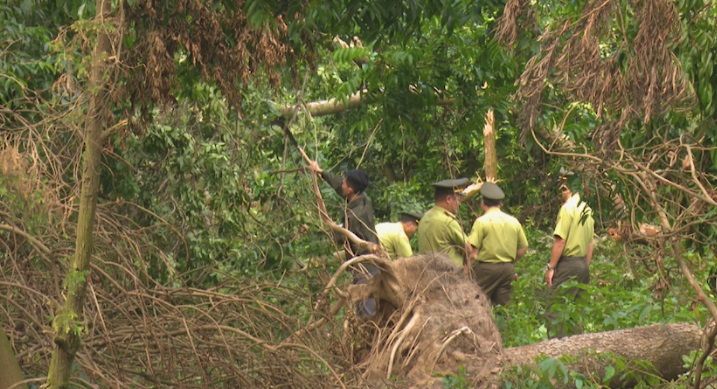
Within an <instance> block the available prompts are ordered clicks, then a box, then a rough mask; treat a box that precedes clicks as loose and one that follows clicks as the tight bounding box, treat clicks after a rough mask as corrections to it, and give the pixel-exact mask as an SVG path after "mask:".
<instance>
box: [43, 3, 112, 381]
mask: <svg viewBox="0 0 717 389" xmlns="http://www.w3.org/2000/svg"><path fill="white" fill-rule="evenodd" d="M110 13H111V3H110V2H109V1H108V0H97V17H96V19H97V21H98V23H99V28H98V30H99V32H98V34H97V42H96V45H95V48H94V51H93V53H92V69H91V73H90V80H89V85H88V90H89V91H90V92H91V93H93V95H92V96H91V97H90V100H89V106H88V109H87V119H86V124H85V133H84V140H85V143H84V146H85V151H84V155H83V169H82V183H81V185H82V186H81V194H80V208H79V216H78V221H77V238H76V246H75V255H74V258H73V260H72V264H71V267H70V269H69V271H68V274H67V276H66V279H65V285H66V288H67V289H66V296H67V298H66V300H65V304H64V305H63V306H62V307H60V308H59V309H58V311H57V313H56V315H55V319H54V320H53V322H52V327H53V329H54V331H55V336H54V339H53V340H54V350H53V352H52V361H51V362H50V370H49V372H48V376H47V382H46V384H45V387H47V388H53V389H54V388H67V387H69V384H68V382H69V377H70V372H71V370H72V363H73V361H74V359H75V355H76V353H77V350H78V349H79V348H80V340H81V339H80V335H81V334H82V332H83V327H84V324H83V318H82V315H83V305H84V302H85V294H86V291H87V282H88V279H89V272H90V270H89V269H90V266H89V265H90V259H91V257H92V252H93V228H94V224H95V213H96V208H97V191H98V188H99V177H100V166H101V165H100V162H101V160H100V158H101V154H102V143H103V139H104V138H103V129H104V128H105V127H108V126H107V120H108V114H107V110H106V108H105V106H106V105H107V104H106V103H107V102H106V98H107V90H106V88H105V77H106V76H107V74H106V72H107V69H108V66H107V62H106V61H107V57H108V55H109V53H110V50H111V43H110V37H109V34H108V33H107V29H106V28H105V27H106V26H105V23H106V20H107V19H108V18H109V16H110Z"/></svg>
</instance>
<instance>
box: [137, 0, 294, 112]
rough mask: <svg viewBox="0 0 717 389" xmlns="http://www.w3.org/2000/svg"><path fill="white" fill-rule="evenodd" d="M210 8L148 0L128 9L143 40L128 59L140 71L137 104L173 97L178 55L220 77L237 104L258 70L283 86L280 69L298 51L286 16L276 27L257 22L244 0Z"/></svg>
mask: <svg viewBox="0 0 717 389" xmlns="http://www.w3.org/2000/svg"><path fill="white" fill-rule="evenodd" d="M210 7H211V4H209V3H205V2H199V1H192V0H180V1H178V2H176V3H175V4H174V5H173V6H171V7H170V6H167V5H166V4H165V2H158V1H148V2H140V4H139V5H138V6H136V7H134V8H131V9H129V10H128V17H127V18H125V24H126V25H125V28H126V30H127V31H133V34H136V39H137V41H136V43H135V44H134V45H133V47H132V48H131V49H130V51H129V52H128V53H127V55H125V56H124V58H126V59H127V63H128V66H129V68H130V69H134V71H133V72H132V73H135V76H134V77H132V78H131V79H132V81H131V82H130V84H129V86H128V89H129V91H128V92H129V93H130V94H131V96H133V101H134V102H135V103H141V102H147V101H154V102H160V103H171V102H173V101H174V95H175V93H176V88H177V87H179V85H178V78H179V76H180V75H179V74H177V72H178V69H177V61H178V60H179V61H180V62H182V61H189V62H190V63H191V65H192V66H193V67H196V68H197V69H198V71H199V74H200V76H201V78H202V79H204V80H205V81H214V82H216V83H217V85H219V87H220V89H221V91H222V93H223V94H224V95H225V96H226V97H227V99H228V100H229V101H230V102H231V103H232V104H233V105H234V106H235V107H238V106H239V102H240V101H241V87H242V85H245V84H246V83H247V82H248V81H249V79H250V78H251V77H252V76H254V75H256V74H257V72H260V71H261V72H263V74H265V75H266V76H267V77H268V80H269V82H270V83H271V84H272V85H274V86H276V85H278V83H279V82H280V80H281V72H280V68H281V66H283V65H285V64H286V63H287V59H288V58H289V57H290V56H291V55H292V53H293V52H292V49H291V47H290V46H289V44H288V43H287V40H286V38H287V33H288V27H287V25H286V23H285V22H284V18H283V16H282V15H277V16H276V17H275V18H274V20H273V22H272V24H273V25H272V26H263V27H255V26H252V25H251V24H250V23H249V21H248V20H247V15H246V14H245V12H244V2H243V1H237V2H236V4H232V6H231V7H230V6H226V7H225V6H219V5H216V4H215V6H214V8H210ZM180 57H182V58H180Z"/></svg>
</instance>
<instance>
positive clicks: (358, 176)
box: [309, 161, 380, 317]
mask: <svg viewBox="0 0 717 389" xmlns="http://www.w3.org/2000/svg"><path fill="white" fill-rule="evenodd" d="M309 169H311V170H313V171H314V172H316V173H317V174H319V175H320V176H321V178H323V179H324V181H326V182H327V183H328V184H329V185H331V187H332V188H334V190H335V191H336V193H338V194H339V195H340V196H342V197H343V198H344V199H346V208H345V209H344V227H345V228H346V229H348V230H349V231H351V232H353V233H354V234H355V235H356V236H357V237H359V238H361V239H362V240H365V241H367V242H370V243H372V244H373V245H372V246H373V249H367V248H365V247H363V246H360V245H357V244H354V243H353V242H351V241H349V240H348V239H344V249H345V250H346V255H347V256H346V258H347V259H350V258H353V257H356V256H359V255H364V254H369V253H371V252H372V251H376V250H377V249H378V247H379V246H378V236H377V235H376V225H375V222H374V217H373V204H372V203H371V199H370V198H369V197H368V195H367V194H366V193H365V190H366V188H367V187H368V186H369V184H370V181H369V178H368V174H366V172H365V171H363V170H361V169H353V170H347V171H346V172H345V173H344V175H343V176H338V175H336V174H333V173H330V172H327V171H324V170H323V169H321V167H319V164H318V163H317V162H316V161H311V162H310V163H309ZM370 246H371V245H370ZM379 272H380V270H379V268H378V267H376V266H374V265H372V264H370V263H362V264H359V265H357V266H355V267H353V268H352V269H351V273H352V274H353V282H354V284H365V283H366V282H368V280H369V279H370V278H371V277H373V276H375V275H376V274H378V273H379ZM358 312H359V315H360V316H364V317H370V316H373V315H374V314H375V313H376V302H375V300H374V299H373V298H368V299H366V300H364V301H361V302H359V306H358Z"/></svg>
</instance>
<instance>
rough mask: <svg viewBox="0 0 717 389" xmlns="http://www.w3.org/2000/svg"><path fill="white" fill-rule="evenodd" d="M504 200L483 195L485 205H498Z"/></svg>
mask: <svg viewBox="0 0 717 389" xmlns="http://www.w3.org/2000/svg"><path fill="white" fill-rule="evenodd" d="M502 202H503V200H495V199H488V198H485V197H483V203H485V205H487V206H489V207H497V206H499V205H500V204H501V203H502Z"/></svg>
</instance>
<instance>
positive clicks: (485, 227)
mask: <svg viewBox="0 0 717 389" xmlns="http://www.w3.org/2000/svg"><path fill="white" fill-rule="evenodd" d="M480 194H481V196H482V200H481V209H482V210H483V215H482V216H480V217H479V218H477V219H476V220H475V222H473V228H472V229H471V233H470V235H469V236H468V242H469V243H470V244H471V245H472V246H473V247H474V248H475V250H476V259H475V264H474V265H473V266H472V268H473V279H475V281H476V283H478V286H480V287H481V289H483V291H484V292H485V294H486V296H488V298H490V301H491V303H493V305H505V304H507V303H508V301H510V295H511V293H512V291H513V279H514V278H515V266H514V263H515V262H516V261H517V260H519V259H520V258H521V257H523V255H525V252H526V251H527V250H528V239H527V238H526V237H525V231H523V227H522V226H521V225H520V222H519V221H518V219H516V218H514V217H513V216H510V215H508V214H507V213H505V212H503V211H502V210H501V209H500V206H501V203H502V201H503V198H504V197H505V194H504V193H503V191H502V190H501V189H500V187H498V185H496V184H494V183H492V182H485V183H483V185H482V186H481V189H480Z"/></svg>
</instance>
